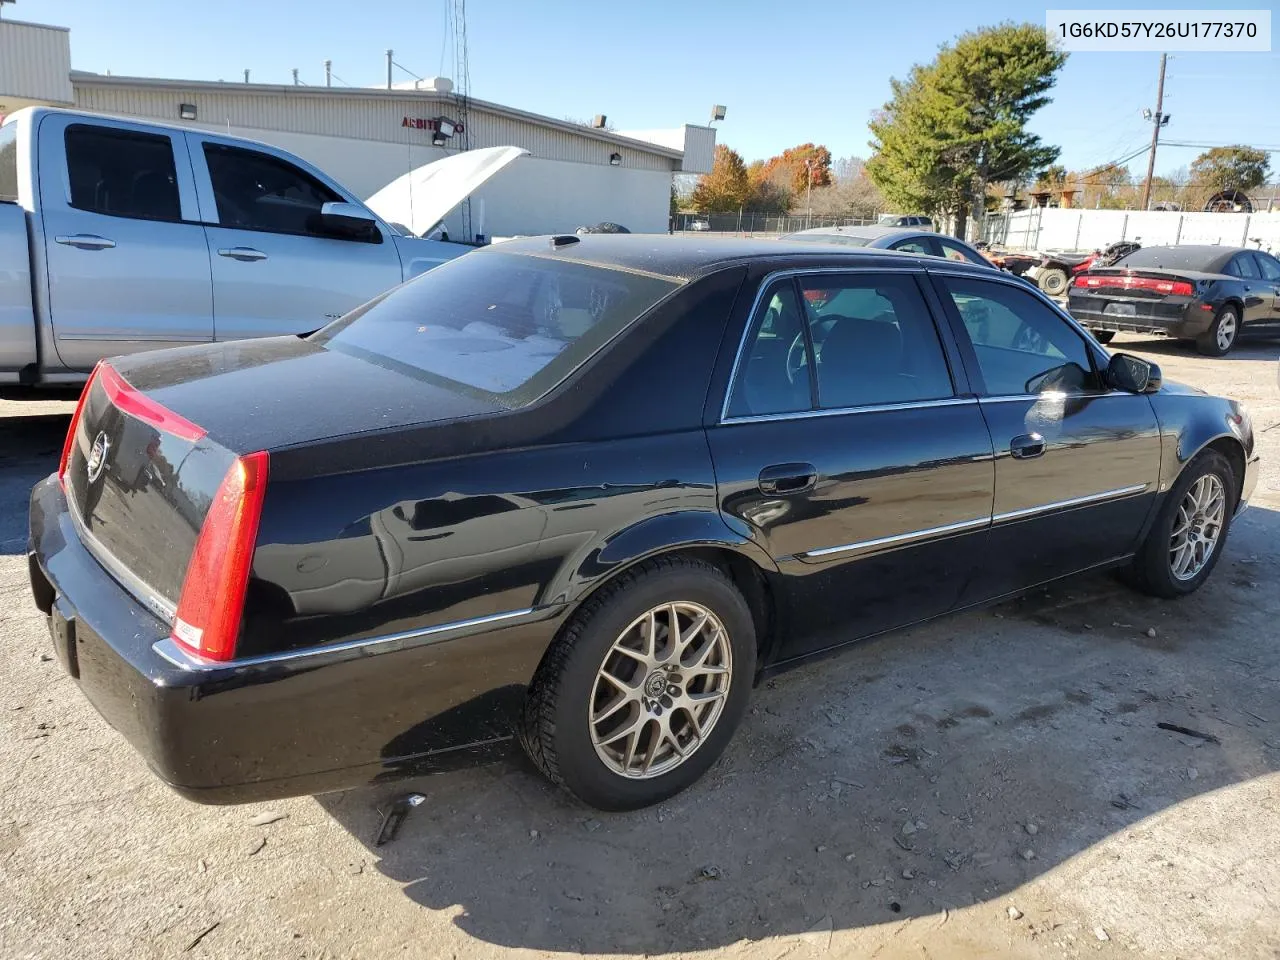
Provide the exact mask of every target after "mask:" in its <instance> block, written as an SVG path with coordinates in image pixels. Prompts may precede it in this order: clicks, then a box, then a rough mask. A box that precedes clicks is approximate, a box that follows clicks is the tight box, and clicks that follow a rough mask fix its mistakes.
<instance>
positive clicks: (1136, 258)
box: [1113, 247, 1232, 272]
mask: <svg viewBox="0 0 1280 960" xmlns="http://www.w3.org/2000/svg"><path fill="white" fill-rule="evenodd" d="M1231 252H1232V251H1230V250H1205V249H1203V248H1201V249H1197V248H1195V247H1143V248H1142V249H1141V250H1135V251H1133V253H1131V254H1129V255H1128V256H1127V257H1121V258H1120V259H1119V260H1117V261H1116V263H1115V264H1113V266H1117V267H1165V268H1169V269H1173V270H1199V271H1202V272H1213V271H1216V269H1217V267H1218V266H1219V265H1220V264H1221V263H1222V261H1224V260H1226V259H1227V258H1228V257H1230V256H1231Z"/></svg>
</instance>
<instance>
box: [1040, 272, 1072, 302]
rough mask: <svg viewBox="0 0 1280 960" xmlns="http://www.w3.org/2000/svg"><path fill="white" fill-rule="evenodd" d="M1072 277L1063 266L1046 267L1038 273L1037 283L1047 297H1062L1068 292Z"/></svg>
mask: <svg viewBox="0 0 1280 960" xmlns="http://www.w3.org/2000/svg"><path fill="white" fill-rule="evenodd" d="M1069 280H1070V278H1069V277H1068V276H1067V271H1066V270H1064V269H1063V268H1062V267H1046V268H1045V269H1043V270H1041V271H1040V273H1039V274H1037V275H1036V283H1038V284H1039V285H1040V290H1041V291H1042V292H1043V293H1044V295H1045V296H1047V297H1061V296H1062V295H1063V294H1065V293H1066V292H1067V286H1068V284H1069Z"/></svg>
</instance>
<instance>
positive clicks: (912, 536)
mask: <svg viewBox="0 0 1280 960" xmlns="http://www.w3.org/2000/svg"><path fill="white" fill-rule="evenodd" d="M990 525H991V518H990V517H977V518H975V519H973V520H961V521H960V522H959V523H948V524H944V525H943V526H940V527H926V528H925V529H924V530H914V531H912V532H911V533H898V534H894V535H892V536H888V537H876V538H875V539H873V540H859V541H858V542H857V543H845V544H841V545H840V546H838V547H823V548H822V549H820V550H808V551H806V552H804V553H797V554H796V558H797V559H799V560H814V559H820V558H822V557H829V556H833V555H834V554H837V553H849V552H851V551H854V550H869V549H872V548H874V547H888V546H898V545H906V544H908V543H914V542H917V541H920V540H927V539H929V538H930V537H940V536H946V535H947V534H950V533H961V532H963V531H965V530H977V529H978V528H979V527H987V526H990Z"/></svg>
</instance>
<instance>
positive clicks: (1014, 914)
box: [1005, 907, 1022, 920]
mask: <svg viewBox="0 0 1280 960" xmlns="http://www.w3.org/2000/svg"><path fill="white" fill-rule="evenodd" d="M1005 912H1006V913H1007V914H1009V919H1010V920H1021V919H1022V911H1021V910H1019V909H1018V908H1017V907H1010V908H1009V909H1008V910H1006V911H1005Z"/></svg>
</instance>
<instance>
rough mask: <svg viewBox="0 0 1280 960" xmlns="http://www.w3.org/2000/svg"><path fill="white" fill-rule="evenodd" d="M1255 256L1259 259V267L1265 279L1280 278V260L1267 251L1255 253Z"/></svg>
mask: <svg viewBox="0 0 1280 960" xmlns="http://www.w3.org/2000/svg"><path fill="white" fill-rule="evenodd" d="M1253 257H1254V259H1255V260H1257V261H1258V269H1259V270H1261V271H1262V279H1263V280H1280V261H1278V260H1276V258H1275V257H1269V256H1267V255H1266V254H1265V253H1255V254H1254V255H1253Z"/></svg>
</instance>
